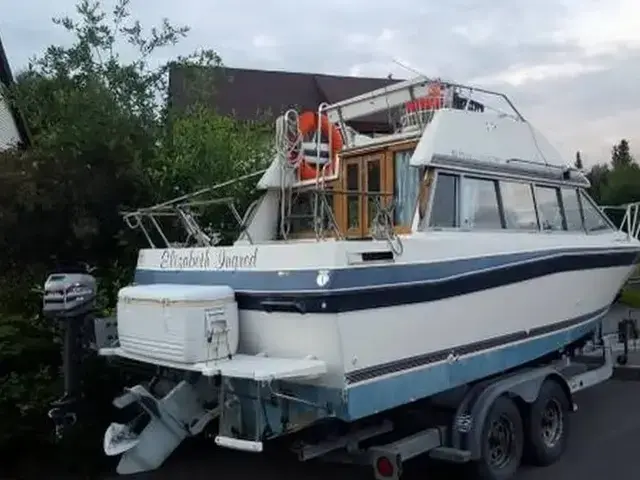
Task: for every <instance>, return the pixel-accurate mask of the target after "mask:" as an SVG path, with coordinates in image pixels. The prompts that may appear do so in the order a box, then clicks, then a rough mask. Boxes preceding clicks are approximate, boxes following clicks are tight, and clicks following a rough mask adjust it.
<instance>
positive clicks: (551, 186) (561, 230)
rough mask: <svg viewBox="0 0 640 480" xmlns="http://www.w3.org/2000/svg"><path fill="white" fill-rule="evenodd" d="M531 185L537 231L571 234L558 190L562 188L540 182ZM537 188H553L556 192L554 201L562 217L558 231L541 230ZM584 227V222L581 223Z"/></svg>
mask: <svg viewBox="0 0 640 480" xmlns="http://www.w3.org/2000/svg"><path fill="white" fill-rule="evenodd" d="M532 185H533V187H534V188H533V193H534V195H535V201H536V210H537V212H538V231H539V232H541V233H545V234H552V233H562V232H564V233H571V232H570V231H569V230H568V229H567V217H566V214H565V211H564V203H563V202H562V193H561V192H560V189H561V188H562V186H560V185H550V184H546V183H540V182H535V183H532ZM537 188H547V189H549V188H553V189H554V190H555V191H556V201H557V202H558V207H560V215H561V217H562V228H561V229H560V230H544V229H543V228H542V216H541V215H540V213H541V212H540V205H539V202H538V196H537V193H538V192H537V190H536V189H537ZM583 225H584V222H583Z"/></svg>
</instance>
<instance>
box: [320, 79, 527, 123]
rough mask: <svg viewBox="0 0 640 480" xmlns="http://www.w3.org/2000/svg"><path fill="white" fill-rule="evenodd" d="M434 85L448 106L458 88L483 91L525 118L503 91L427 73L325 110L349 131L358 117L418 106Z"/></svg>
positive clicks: (521, 118) (517, 115)
mask: <svg viewBox="0 0 640 480" xmlns="http://www.w3.org/2000/svg"><path fill="white" fill-rule="evenodd" d="M434 86H436V87H437V88H438V89H439V91H440V92H441V99H440V102H439V103H440V105H442V106H444V107H452V106H453V98H454V95H455V94H456V93H457V91H465V92H467V93H468V94H469V97H470V96H471V95H472V94H473V93H474V92H476V93H482V94H485V95H489V96H493V97H496V98H499V99H500V100H503V101H504V102H505V103H506V104H507V105H508V106H509V108H510V109H511V110H512V114H513V115H514V116H515V117H516V118H517V119H518V120H520V121H524V118H523V116H522V115H521V114H520V112H519V111H518V109H517V108H516V107H515V106H514V105H513V103H512V102H511V100H509V98H508V97H507V96H506V95H505V94H503V93H500V92H494V91H491V90H486V89H483V88H476V87H470V86H467V85H462V84H458V83H451V82H444V81H440V80H432V79H429V78H427V77H424V76H421V77H417V78H414V79H411V80H406V81H404V82H400V83H396V84H393V85H389V86H388V87H383V88H379V89H377V90H373V91H371V92H368V93H364V94H362V95H358V96H356V97H352V98H349V99H346V100H343V101H341V102H337V103H334V104H332V105H327V106H325V107H324V108H322V111H321V113H324V114H326V115H327V117H328V118H329V121H330V122H331V123H337V124H339V125H340V127H341V128H342V130H343V131H346V123H347V122H350V121H352V120H354V119H356V118H361V117H364V116H367V115H371V114H373V113H378V112H382V111H386V110H390V109H392V108H395V107H401V106H407V105H411V104H413V105H416V104H418V103H419V102H420V100H421V99H425V98H429V97H433V94H434ZM471 105H472V102H471V99H470V98H469V101H467V102H465V107H466V108H465V109H467V108H468V109H470V107H471Z"/></svg>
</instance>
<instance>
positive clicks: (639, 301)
mask: <svg viewBox="0 0 640 480" xmlns="http://www.w3.org/2000/svg"><path fill="white" fill-rule="evenodd" d="M620 303H622V304H623V305H627V306H629V307H631V308H640V289H639V288H637V287H625V288H624V289H623V290H622V296H621V297H620Z"/></svg>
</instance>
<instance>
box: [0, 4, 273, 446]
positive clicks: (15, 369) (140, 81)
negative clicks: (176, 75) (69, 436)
mask: <svg viewBox="0 0 640 480" xmlns="http://www.w3.org/2000/svg"><path fill="white" fill-rule="evenodd" d="M112 3H113V4H112V6H111V8H109V9H107V8H106V7H105V6H104V5H102V4H101V3H100V2H90V1H89V0H81V1H80V2H79V3H78V5H77V7H76V12H75V15H73V17H71V16H69V17H61V18H57V19H54V23H55V24H56V25H58V26H59V27H60V28H63V29H65V30H66V31H67V32H68V33H70V34H71V35H72V37H73V39H74V41H73V43H72V44H71V45H69V46H50V47H49V48H47V49H46V50H45V51H44V52H43V53H42V54H40V55H36V56H35V57H34V58H33V59H32V60H31V61H30V64H29V66H28V68H27V69H26V70H25V71H22V72H20V73H19V74H18V75H17V77H16V80H17V82H16V86H15V88H13V89H12V90H11V91H8V92H4V93H5V95H6V96H7V97H8V98H9V99H10V101H12V102H16V104H17V106H19V107H20V108H21V109H22V111H23V113H24V115H25V118H26V120H27V123H28V125H29V127H30V130H31V133H32V138H33V146H32V148H30V149H28V150H19V149H10V150H7V151H4V152H0V162H2V165H3V173H2V176H1V177H0V248H1V249H2V251H3V255H2V256H0V267H1V268H0V272H2V273H0V418H3V419H9V420H8V421H5V422H4V423H3V433H2V436H1V437H0V447H2V446H6V445H7V442H8V441H9V440H11V444H12V445H17V444H19V440H20V439H26V441H28V442H33V441H34V439H35V438H41V439H43V441H44V440H47V441H48V440H49V434H50V431H51V427H52V425H51V424H50V423H49V421H48V419H47V418H46V409H47V407H48V404H49V402H50V401H51V400H52V399H53V395H55V394H59V393H60V391H59V387H60V385H59V372H58V369H59V351H58V343H57V340H56V335H55V329H54V328H53V326H52V325H51V324H49V323H47V322H46V321H45V320H43V319H42V318H40V316H39V308H40V298H39V293H38V291H37V290H36V289H34V287H35V286H37V285H41V284H42V282H43V281H44V278H45V276H46V274H47V273H49V272H50V271H52V270H55V269H64V268H67V267H68V266H70V265H75V264H76V263H77V262H78V261H81V262H86V264H88V265H90V266H91V267H92V268H93V269H95V270H94V271H93V274H94V275H97V276H98V279H99V282H100V287H101V288H100V292H101V295H102V296H101V298H100V307H101V309H103V310H104V311H108V310H109V309H110V308H112V307H113V300H114V296H115V293H116V292H117V289H118V288H119V287H120V286H123V285H124V284H126V283H127V282H128V281H130V276H131V270H132V267H133V266H134V264H135V254H136V252H137V250H138V249H139V248H140V247H141V246H144V245H143V244H142V243H141V242H142V240H144V238H143V237H142V236H140V235H135V234H133V233H132V232H131V231H130V230H128V229H127V228H126V227H125V226H124V223H123V221H122V218H121V212H122V211H123V210H128V209H131V208H134V207H140V206H144V205H148V204H150V203H152V202H155V201H160V200H167V199H169V198H171V197H173V196H176V195H177V194H180V193H186V192H189V191H192V190H195V189H197V188H200V187H203V186H209V185H211V184H214V183H218V182H222V181H225V180H229V179H231V178H234V177H236V176H238V175H241V174H243V173H246V172H249V171H251V170H252V169H254V168H260V167H262V166H263V165H264V162H265V153H266V152H267V150H266V143H265V138H264V129H263V128H262V127H261V126H260V125H251V124H241V123H239V122H237V121H235V120H233V119H230V118H221V117H219V116H217V115H215V114H214V113H213V112H211V111H210V110H206V109H204V108H194V109H191V110H189V111H187V112H180V113H177V112H172V111H171V110H170V108H169V107H168V102H167V98H166V96H167V84H168V72H169V67H170V66H171V65H173V64H182V65H185V66H189V65H195V66H207V67H210V68H213V69H216V68H218V67H220V66H221V61H220V58H219V57H218V56H217V55H216V54H215V52H213V51H208V50H202V51H198V52H194V53H193V54H191V55H188V56H185V57H179V58H176V59H172V60H171V62H167V63H163V64H159V65H157V64H155V63H154V61H153V58H154V55H157V53H158V51H159V50H161V49H162V48H164V47H166V46H170V45H174V44H176V43H178V42H179V41H180V40H181V39H182V38H183V37H185V36H186V35H187V33H188V28H187V27H183V26H173V25H172V24H171V23H170V22H169V21H167V20H164V21H163V23H162V25H161V26H160V27H156V28H151V29H150V30H145V29H143V27H142V25H141V24H140V22H138V21H136V20H135V19H132V18H131V17H130V14H129V8H128V6H129V0H116V1H115V2H112ZM126 50H129V51H133V52H134V53H132V54H130V55H127V56H126V57H125V56H124V54H122V53H121V52H123V51H126ZM204 87H206V88H210V85H205V86H204ZM204 87H203V88H204ZM205 93H207V94H210V92H205ZM169 126H170V127H169ZM228 193H229V192H225V194H228ZM232 193H234V194H237V195H240V196H241V198H240V200H239V203H240V204H241V205H239V206H240V207H242V206H244V205H246V204H247V203H248V202H249V201H250V200H251V197H250V195H251V191H250V189H249V188H247V187H236V188H234V191H233V192H232ZM96 372H97V373H96V374H95V376H93V375H92V377H94V385H93V390H94V391H97V390H96V388H97V387H100V388H99V390H100V391H103V390H104V388H106V387H104V385H105V384H111V385H112V386H113V385H115V384H114V382H111V381H110V382H106V383H105V378H106V377H105V372H104V371H102V370H100V368H98V369H97V370H96ZM116 383H117V382H116ZM103 387H104V388H103ZM88 389H89V390H90V391H91V389H92V387H91V385H89V386H88ZM111 398H112V397H111V396H109V395H104V394H101V395H99V399H100V400H102V401H106V402H110V400H111ZM102 421H103V419H101V418H97V422H98V423H100V422H102ZM38 436H39V437H38ZM81 443H84V444H86V445H91V448H92V449H95V450H96V452H97V450H98V448H99V445H100V441H99V439H97V438H92V439H90V440H89V441H85V442H81Z"/></svg>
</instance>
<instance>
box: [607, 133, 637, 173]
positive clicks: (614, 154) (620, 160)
mask: <svg viewBox="0 0 640 480" xmlns="http://www.w3.org/2000/svg"><path fill="white" fill-rule="evenodd" d="M632 163H633V157H632V156H631V153H630V150H629V142H628V141H627V140H625V139H622V140H620V143H618V144H617V145H614V146H613V148H612V149H611V165H612V166H613V168H614V169H615V168H621V167H628V166H629V165H631V164H632Z"/></svg>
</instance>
